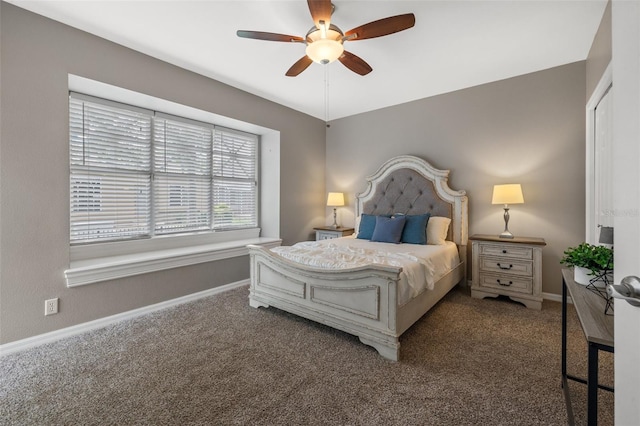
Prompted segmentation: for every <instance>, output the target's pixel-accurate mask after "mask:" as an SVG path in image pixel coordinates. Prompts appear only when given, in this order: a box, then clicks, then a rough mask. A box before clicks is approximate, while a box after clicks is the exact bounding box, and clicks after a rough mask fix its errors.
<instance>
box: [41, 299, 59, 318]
mask: <svg viewBox="0 0 640 426" xmlns="http://www.w3.org/2000/svg"><path fill="white" fill-rule="evenodd" d="M57 313H58V298H57V297H56V298H55V299H49V300H45V301H44V314H45V315H53V314H57Z"/></svg>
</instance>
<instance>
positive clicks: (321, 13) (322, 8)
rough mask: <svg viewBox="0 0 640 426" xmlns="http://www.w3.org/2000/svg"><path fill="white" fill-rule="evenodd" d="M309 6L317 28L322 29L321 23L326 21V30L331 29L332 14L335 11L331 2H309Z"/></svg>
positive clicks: (320, 0)
mask: <svg viewBox="0 0 640 426" xmlns="http://www.w3.org/2000/svg"><path fill="white" fill-rule="evenodd" d="M307 4H308V5H309V12H311V18H313V23H314V24H315V25H316V27H317V28H320V21H324V23H325V25H326V28H329V24H330V22H331V12H332V11H333V6H331V0H307Z"/></svg>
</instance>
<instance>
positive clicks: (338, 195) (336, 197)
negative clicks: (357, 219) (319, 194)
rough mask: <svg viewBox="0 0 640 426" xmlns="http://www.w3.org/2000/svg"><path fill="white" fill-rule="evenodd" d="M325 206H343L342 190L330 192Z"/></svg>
mask: <svg viewBox="0 0 640 426" xmlns="http://www.w3.org/2000/svg"><path fill="white" fill-rule="evenodd" d="M327 206H329V207H340V206H344V194H343V193H342V192H330V193H329V196H328V197H327Z"/></svg>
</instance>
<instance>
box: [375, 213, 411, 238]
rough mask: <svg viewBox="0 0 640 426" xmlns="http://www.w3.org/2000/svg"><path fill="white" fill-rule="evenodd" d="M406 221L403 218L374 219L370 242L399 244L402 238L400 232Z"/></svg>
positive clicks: (381, 217)
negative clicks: (374, 224) (374, 223)
mask: <svg viewBox="0 0 640 426" xmlns="http://www.w3.org/2000/svg"><path fill="white" fill-rule="evenodd" d="M405 222H406V219H405V217H404V216H396V217H384V216H377V217H376V227H375V229H374V230H373V236H372V237H371V241H376V242H380V243H395V244H397V243H399V242H400V238H402V230H403V229H404V224H405Z"/></svg>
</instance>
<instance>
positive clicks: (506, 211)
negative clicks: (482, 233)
mask: <svg viewBox="0 0 640 426" xmlns="http://www.w3.org/2000/svg"><path fill="white" fill-rule="evenodd" d="M500 238H509V239H513V234H512V233H511V232H509V206H508V205H506V204H505V205H504V231H502V234H500Z"/></svg>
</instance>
